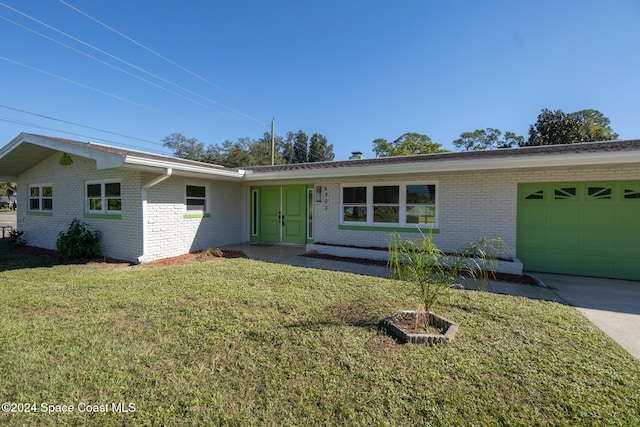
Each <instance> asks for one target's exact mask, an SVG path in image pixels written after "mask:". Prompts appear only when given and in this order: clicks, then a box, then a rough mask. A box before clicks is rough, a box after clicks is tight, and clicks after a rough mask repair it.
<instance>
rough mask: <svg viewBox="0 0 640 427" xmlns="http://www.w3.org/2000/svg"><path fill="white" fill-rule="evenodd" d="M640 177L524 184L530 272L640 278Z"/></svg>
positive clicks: (521, 253) (522, 244) (524, 247)
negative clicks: (622, 179) (618, 179)
mask: <svg viewBox="0 0 640 427" xmlns="http://www.w3.org/2000/svg"><path fill="white" fill-rule="evenodd" d="M639 218H640V181H599V182H560V183H557V182H556V183H553V182H552V183H530V184H520V185H519V186H518V215H517V237H516V239H517V240H516V241H517V247H516V252H517V257H518V258H519V259H520V261H522V263H523V264H524V269H525V270H530V271H541V272H552V273H566V274H579V275H586V276H599V277H612V278H622V279H634V280H638V279H640V243H639V242H640V221H638V219H639Z"/></svg>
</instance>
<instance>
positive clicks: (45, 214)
mask: <svg viewBox="0 0 640 427" xmlns="http://www.w3.org/2000/svg"><path fill="white" fill-rule="evenodd" d="M27 215H28V216H53V212H41V211H27Z"/></svg>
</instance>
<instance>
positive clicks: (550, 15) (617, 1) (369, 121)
mask: <svg viewBox="0 0 640 427" xmlns="http://www.w3.org/2000/svg"><path fill="white" fill-rule="evenodd" d="M65 2H66V5H65V3H64V2H61V1H59V0H32V1H20V0H2V2H1V3H0V16H1V17H3V19H0V35H1V38H2V43H1V44H0V104H1V105H2V108H0V144H4V143H6V142H9V141H10V140H11V139H13V138H14V137H15V136H16V135H18V134H19V133H20V132H30V133H40V134H45V135H52V136H60V137H65V138H71V139H77V140H81V141H88V140H93V141H98V142H105V140H107V141H109V142H108V143H110V144H114V145H119V146H123V147H126V148H137V149H141V150H146V151H153V152H164V153H167V154H169V152H168V151H167V150H166V149H164V148H163V147H162V146H161V143H160V140H161V139H162V138H163V137H165V136H167V135H169V134H171V133H173V132H178V133H182V134H183V135H185V136H187V137H195V138H197V139H199V140H200V141H202V142H204V143H205V144H215V143H222V142H223V141H224V140H227V139H230V140H236V139H237V138H239V137H245V136H248V137H251V138H259V137H260V136H261V135H262V134H263V133H264V132H265V131H269V130H270V124H271V119H272V118H275V124H276V133H277V134H279V135H284V134H285V133H286V132H287V131H297V130H299V129H301V130H303V131H305V132H306V133H307V134H308V135H311V134H312V133H314V132H320V133H322V134H323V135H325V136H326V137H327V139H328V142H329V143H332V144H333V145H334V151H335V153H336V160H342V159H346V158H348V156H349V153H350V152H351V151H362V152H363V153H364V154H365V156H366V157H373V156H374V154H373V152H372V149H371V143H372V141H373V140H374V139H376V138H385V139H388V140H394V139H396V138H397V137H399V136H400V135H402V134H403V133H405V132H418V133H423V134H426V135H428V136H429V137H431V139H432V140H434V141H436V142H439V143H441V144H443V146H444V147H445V148H449V149H453V146H452V144H451V142H452V141H453V140H454V139H456V138H458V137H459V135H460V133H462V132H465V131H473V130H475V129H481V128H486V127H494V128H498V129H500V130H502V131H503V132H505V131H511V132H515V133H517V134H520V135H523V136H525V137H526V135H527V130H528V127H529V125H531V124H533V123H534V122H535V120H536V117H537V115H538V114H539V113H540V111H541V110H542V109H543V108H549V109H554V110H555V109H562V110H563V111H565V112H567V113H568V112H573V111H577V110H581V109H587V108H593V109H597V110H600V111H601V112H602V113H603V114H605V115H606V116H607V117H609V118H610V119H611V125H612V127H613V129H614V130H615V131H616V132H617V133H619V134H620V138H621V139H634V138H640V124H639V122H640V54H639V53H638V52H640V51H639V48H638V46H640V27H639V26H638V25H637V23H638V22H640V2H637V1H636V0H610V1H606V2H605V1H591V0H582V1H574V0H563V1H557V0H540V1H515V0H504V1H495V0H485V1H482V2H479V1H470V0H469V1H455V0H451V1H444V0H443V1H427V0H415V1H414V0H406V1H396V2H389V1H377V0H368V1H364V0H363V1H344V0H342V1H333V0H325V1H322V2H311V1H304V0H297V1H273V2H264V1H247V0H237V1H233V2H218V1H184V0H180V1H178V0H166V1H161V2H158V1H147V0H139V1H135V2H132V1H122V0H92V1H90V2H87V1H85V2H81V1H79V0H65ZM69 5H70V6H72V7H74V8H77V9H79V10H80V11H81V12H83V13H84V14H82V13H80V12H79V11H78V10H74V9H72V8H71V7H69ZM12 9H14V10H12ZM87 15H88V16H87ZM89 17H93V18H95V19H97V20H99V21H100V22H102V23H103V24H106V25H108V26H109V27H111V28H112V29H113V30H117V31H118V32H120V33H121V34H124V35H126V36H127V37H129V38H130V39H126V38H124V37H122V36H120V35H118V34H116V32H114V31H112V30H109V29H107V28H105V27H104V26H102V25H100V24H99V23H97V22H95V21H94V20H92V19H90V18H89ZM7 19H8V20H10V21H12V22H9V21H7ZM34 19H35V20H38V21H41V22H42V23H44V24H46V25H47V26H44V25H41V24H39V23H38V22H36V21H35V20H34ZM21 26H22V27H21ZM23 27H27V28H29V29H30V30H32V31H37V32H39V33H41V34H42V35H37V34H34V33H33V32H31V31H29V30H26V29H25V28H23ZM54 29H56V30H58V31H62V32H64V33H67V34H69V35H70V36H72V37H73V38H74V39H71V38H68V37H66V36H64V35H62V34H61V33H60V32H58V31H55V30H54ZM50 39H54V40H57V41H58V42H60V43H64V44H66V45H68V46H70V47H72V48H73V49H76V50H77V51H81V52H84V53H85V54H86V55H91V56H93V57H95V58H97V59H99V60H100V61H102V62H98V61H96V60H94V59H91V58H89V57H87V56H86V55H83V54H81V53H79V52H77V51H74V50H71V49H69V48H67V47H64V46H61V45H60V44H57V43H55V42H53V41H52V40H50ZM131 40H135V41H136V42H138V43H139V44H141V45H142V46H144V48H143V47H141V46H140V45H138V44H136V43H134V42H133V41H131ZM88 45H92V46H94V47H96V48H98V49H100V50H101V51H102V52H100V51H97V50H95V49H92V48H91V47H89V46H88ZM151 51H153V52H155V53H152V52H151ZM156 54H158V55H161V56H162V57H160V56H158V55H156ZM116 58H118V59H116ZM122 61H125V62H126V63H127V64H125V63H124V62H122ZM105 63H107V64H111V67H110V66H108V65H106V64H105ZM113 67H118V68H120V69H122V70H124V71H126V73H125V72H122V71H118V70H116V69H114V68H113ZM132 75H135V76H138V78H136V77H133V76H132ZM143 80H146V82H145V81H143ZM158 86H161V87H158ZM6 107H9V108H6ZM16 109H17V110H22V111H16ZM26 112H30V113H37V114H40V115H44V116H48V117H52V118H55V119H59V120H62V121H59V120H58V121H56V120H51V119H47V118H44V117H39V116H35V115H33V114H28V113H26ZM63 121H66V122H73V123H77V124H81V125H84V126H88V127H92V128H95V129H87V128H83V127H80V126H76V125H72V124H69V123H65V122H63ZM16 122H18V123H16ZM34 126H39V127H34ZM43 128H44V129H43ZM97 129H100V130H97ZM101 130H105V131H109V132H113V133H116V134H120V135H114V134H112V133H105V132H102V131H101ZM62 132H69V133H62ZM74 134H75V135H74ZM121 135H124V136H121ZM125 136H127V137H133V138H136V139H132V138H126V137H125ZM3 141H4V142H3Z"/></svg>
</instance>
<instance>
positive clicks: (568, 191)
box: [0, 134, 640, 279]
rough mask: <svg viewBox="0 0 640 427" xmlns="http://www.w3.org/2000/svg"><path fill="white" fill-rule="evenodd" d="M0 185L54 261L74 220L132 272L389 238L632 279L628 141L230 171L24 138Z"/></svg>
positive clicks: (635, 262)
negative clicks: (266, 247) (427, 238)
mask: <svg viewBox="0 0 640 427" xmlns="http://www.w3.org/2000/svg"><path fill="white" fill-rule="evenodd" d="M64 155H66V156H67V157H69V158H70V159H71V160H72V163H71V164H68V165H64V163H67V162H64V161H62V162H61V158H62V157H63V156H64ZM0 179H3V180H8V181H17V182H18V186H19V188H20V191H19V192H18V193H19V201H18V206H19V207H21V208H22V209H19V212H18V228H19V229H21V230H23V231H25V237H26V239H27V241H28V243H29V244H31V245H34V246H40V247H45V248H55V241H56V238H57V235H58V233H59V232H60V231H63V230H66V228H67V227H68V224H69V223H70V221H71V220H72V219H73V218H80V219H82V220H83V221H85V222H87V223H89V224H90V225H91V226H92V227H93V228H95V229H99V230H101V231H102V235H103V240H102V251H103V253H104V254H105V255H107V256H110V257H113V258H118V259H124V260H127V261H133V262H145V261H150V260H155V259H159V258H164V257H169V256H175V255H180V254H184V253H187V252H191V251H195V250H199V249H204V248H207V247H220V246H225V245H229V244H235V243H242V242H249V241H256V242H257V241H269V242H282V243H296V244H301V245H302V244H306V245H307V247H308V248H314V249H316V250H319V251H324V252H329V253H336V254H342V255H346V254H349V253H353V252H354V251H356V250H358V249H359V248H368V247H386V246H387V243H388V236H389V233H391V232H393V231H397V232H399V233H401V234H402V235H403V236H404V237H407V238H418V237H420V234H419V233H420V232H421V233H425V234H429V233H432V235H433V237H434V241H435V242H436V244H437V245H438V246H439V247H440V248H441V249H443V250H445V251H455V250H456V249H458V248H460V247H461V246H463V245H464V244H466V243H468V242H470V241H472V240H475V239H476V238H478V237H501V238H502V239H503V240H504V241H505V242H506V243H507V245H508V246H509V247H510V253H509V254H508V255H509V256H510V257H512V258H514V259H515V258H516V257H517V258H519V259H520V260H521V261H522V263H523V264H524V269H525V270H534V271H550V272H561V273H571V274H585V275H596V276H605V277H621V278H627V279H640V245H638V244H636V242H640V225H639V224H640V221H638V220H637V218H640V141H637V140H635V141H611V142H601V143H585V144H573V145H558V146H545V147H527V148H515V149H501V150H490V151H476V152H457V153H443V154H435V155H421V156H409V157H397V158H380V159H369V160H366V159H359V160H348V161H339V162H323V163H308V164H299V165H285V166H264V167H251V168H246V169H244V170H234V169H226V168H222V167H219V166H215V165H209V164H203V163H198V162H192V161H186V160H181V159H176V158H172V157H167V156H158V155H153V154H149V153H143V152H137V151H132V150H123V149H119V148H115V147H110V146H105V145H100V144H93V143H82V142H77V141H69V140H62V139H58V138H49V137H43V136H37V135H30V134H21V135H19V136H18V137H17V138H15V139H14V140H13V141H11V142H10V143H9V144H8V145H6V146H5V147H4V148H2V149H0ZM350 251H351V252H350Z"/></svg>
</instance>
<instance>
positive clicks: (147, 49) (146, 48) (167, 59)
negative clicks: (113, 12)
mask: <svg viewBox="0 0 640 427" xmlns="http://www.w3.org/2000/svg"><path fill="white" fill-rule="evenodd" d="M58 1H59V2H60V3H62V4H63V5H65V6H67V7H68V8H70V9H73V10H75V11H76V12H78V13H80V14H81V15H84V16H86V17H87V18H89V19H91V20H92V21H94V22H96V23H97V24H100V25H102V26H103V27H104V28H106V29H108V30H110V31H112V32H114V33H115V34H117V35H119V36H120V37H122V38H124V39H126V40H128V41H130V42H131V43H134V44H135V45H137V46H139V47H141V48H142V49H144V50H146V51H147V52H149V53H152V54H153V55H155V56H157V57H158V58H160V59H162V60H164V61H166V62H168V63H169V64H171V65H173V66H175V67H177V68H179V69H181V70H182V71H184V72H186V73H188V74H190V75H192V76H194V77H196V78H198V79H199V80H201V81H203V82H204V83H206V84H208V85H209V86H211V87H213V88H215V89H218V90H219V91H221V92H224V93H225V94H227V95H229V96H232V97H234V98H236V99H238V100H240V101H242V102H244V103H245V104H249V103H248V102H246V101H245V100H243V99H242V98H239V97H238V96H236V95H234V94H233V93H231V92H229V91H227V90H226V89H224V88H222V87H221V86H219V85H217V84H215V83H212V82H210V81H209V80H207V79H205V78H204V77H202V76H201V75H199V74H197V73H195V72H193V71H191V70H189V69H188V68H186V67H184V66H182V65H180V64H178V63H177V62H175V61H172V60H171V59H169V58H167V57H166V56H163V55H162V54H160V53H158V52H156V51H155V50H153V49H151V48H149V47H147V46H145V45H143V44H142V43H140V42H139V41H137V40H134V39H133V38H131V37H129V36H127V35H126V34H123V33H121V32H120V31H118V30H116V29H115V28H112V27H110V26H109V25H107V24H105V23H104V22H102V21H100V20H98V19H97V18H94V17H93V16H91V15H89V14H88V13H86V12H83V11H82V10H80V9H78V8H77V7H74V6H72V5H70V4H69V3H67V2H65V1H63V0H58ZM249 105H250V104H249Z"/></svg>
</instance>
